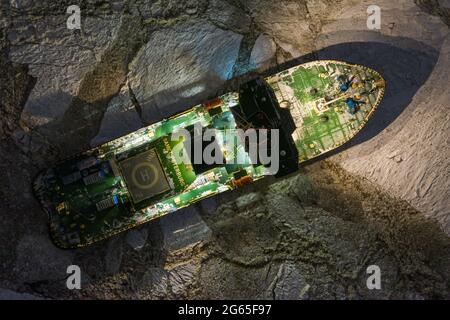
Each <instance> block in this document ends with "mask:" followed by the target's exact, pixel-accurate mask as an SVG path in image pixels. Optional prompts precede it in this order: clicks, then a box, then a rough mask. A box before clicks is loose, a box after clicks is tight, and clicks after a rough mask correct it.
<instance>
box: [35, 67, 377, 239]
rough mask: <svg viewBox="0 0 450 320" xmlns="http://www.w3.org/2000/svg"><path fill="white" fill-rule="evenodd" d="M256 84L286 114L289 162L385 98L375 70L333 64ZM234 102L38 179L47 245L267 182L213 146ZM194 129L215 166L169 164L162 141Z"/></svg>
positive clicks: (196, 110)
mask: <svg viewBox="0 0 450 320" xmlns="http://www.w3.org/2000/svg"><path fill="white" fill-rule="evenodd" d="M264 83H265V85H267V86H268V88H269V89H270V91H271V95H272V96H273V97H274V101H275V102H274V103H275V104H277V106H276V108H279V109H280V110H282V109H283V110H285V111H286V110H288V111H289V114H290V116H291V120H293V125H294V127H293V128H292V130H290V131H289V134H288V135H289V137H288V140H290V144H291V145H294V146H295V147H294V149H295V150H294V151H295V157H296V158H295V159H294V162H295V163H296V164H301V163H302V162H304V161H307V160H310V159H313V158H315V157H317V156H320V155H323V154H325V153H327V152H329V151H331V150H334V149H336V148H337V147H339V146H341V145H343V144H344V143H346V142H347V141H349V140H350V139H351V138H352V137H354V136H355V135H356V134H357V133H358V132H359V131H360V130H361V129H362V128H363V126H364V125H365V123H366V122H367V121H368V119H369V118H370V117H371V116H372V114H373V113H374V111H375V110H376V108H377V107H378V105H379V104H380V102H381V100H382V98H383V95H384V91H385V81H384V79H383V78H382V76H381V75H380V74H379V73H378V72H376V71H374V70H372V69H370V68H367V67H364V66H359V65H353V64H349V63H345V62H340V61H314V62H309V63H306V64H302V65H299V66H296V67H293V68H290V69H288V70H285V71H282V72H280V73H277V74H275V75H272V76H269V77H267V78H265V79H264ZM241 102H242V101H240V96H239V93H238V92H230V93H228V94H225V95H223V96H220V97H218V98H216V99H214V100H212V101H209V102H206V103H204V104H201V105H198V106H195V107H193V108H191V109H188V110H186V111H185V112H183V113H181V114H177V115H175V116H173V117H170V118H168V119H165V120H163V121H160V122H158V123H155V124H152V125H150V126H148V127H145V128H142V129H140V130H138V131H136V132H133V133H130V134H128V135H126V136H123V137H120V138H118V139H115V140H112V141H110V142H107V143H105V144H102V145H100V146H98V147H96V148H94V149H91V150H88V151H86V152H84V153H82V154H79V155H77V156H75V157H72V158H71V159H67V160H65V161H62V162H61V163H59V164H57V165H56V166H55V167H54V168H50V169H48V170H45V171H44V172H42V173H41V174H39V176H38V177H37V178H36V180H35V182H34V191H35V194H36V196H37V198H38V199H39V201H40V202H41V204H42V206H43V208H44V210H45V211H46V212H47V213H48V215H49V226H50V233H51V236H52V239H53V241H54V243H55V244H56V245H57V246H59V247H62V248H76V247H82V246H86V245H89V244H91V243H94V242H97V241H100V240H103V239H106V238H109V237H111V236H112V235H114V234H117V233H120V232H123V231H125V230H128V229H130V228H133V227H136V226H138V225H141V224H143V223H146V222H148V221H150V220H153V219H156V218H158V217H161V216H163V215H165V214H168V213H170V212H173V211H176V210H178V209H181V208H184V207H187V206H189V205H191V204H193V203H195V202H198V201H200V200H202V199H204V198H207V197H211V196H214V195H217V194H219V193H221V192H225V191H229V190H233V189H235V188H237V187H239V186H241V185H243V184H247V183H250V182H252V181H255V180H259V179H262V178H264V177H265V176H267V175H268V172H267V168H266V167H267V166H264V165H261V164H259V163H254V162H252V161H251V159H250V158H249V156H248V150H247V149H246V148H245V146H244V144H239V143H237V144H236V145H233V147H232V148H231V149H230V148H228V146H226V143H225V140H224V138H223V136H225V135H224V132H229V131H233V130H237V129H238V128H239V125H240V123H239V121H238V119H237V114H236V112H235V110H236V109H237V108H241V109H242V107H243V106H242V103H241ZM244 109H245V108H244ZM269 120H270V119H269ZM269 122H270V121H269ZM199 124H201V125H202V126H203V127H208V128H213V129H214V130H216V131H217V132H219V133H220V135H219V136H220V137H221V138H217V140H218V141H217V143H218V144H219V147H220V148H221V152H223V156H224V158H225V161H224V163H223V164H217V165H203V164H199V165H196V164H195V163H194V162H193V161H192V163H189V161H188V162H183V163H181V164H180V163H179V162H177V161H175V160H174V150H175V149H176V148H177V147H180V144H182V143H183V141H182V140H176V139H172V137H173V136H174V133H175V132H178V131H179V130H181V129H191V130H192V128H193V127H195V126H196V125H199ZM281 129H283V128H281ZM238 158H239V159H241V161H235V160H236V159H238ZM242 159H244V160H243V161H242Z"/></svg>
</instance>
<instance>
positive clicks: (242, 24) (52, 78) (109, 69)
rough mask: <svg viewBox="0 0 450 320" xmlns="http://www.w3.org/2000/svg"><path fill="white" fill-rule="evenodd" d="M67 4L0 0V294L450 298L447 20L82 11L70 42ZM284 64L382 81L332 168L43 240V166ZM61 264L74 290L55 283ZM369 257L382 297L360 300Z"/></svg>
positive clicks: (314, 11)
mask: <svg viewBox="0 0 450 320" xmlns="http://www.w3.org/2000/svg"><path fill="white" fill-rule="evenodd" d="M69 2H70V1H66V2H63V1H46V2H42V1H39V2H38V1H18V0H17V1H10V2H9V4H8V2H2V4H3V3H5V6H2V10H4V11H5V12H6V13H7V14H6V15H2V16H1V18H0V40H1V41H0V66H1V69H2V70H4V72H3V73H2V74H0V115H1V119H0V150H1V152H0V160H1V161H0V173H1V177H2V183H1V184H0V198H1V199H2V201H1V202H0V221H1V223H0V241H1V242H2V243H7V244H8V245H5V246H1V249H0V287H1V288H5V289H1V290H0V297H5V298H9V299H14V298H16V297H21V298H28V297H30V296H28V294H31V295H32V297H36V298H44V297H45V298H61V297H65V298H92V297H94V298H243V299H244V298H245V299H247V298H270V299H320V298H328V299H344V298H347V299H357V298H359V299H361V298H380V299H387V298H402V299H404V298H412V299H423V298H436V297H440V298H448V296H449V287H450V283H449V276H448V266H449V265H450V244H449V238H448V236H447V235H448V234H449V232H450V225H449V216H450V212H449V210H450V209H449V208H450V204H449V201H450V200H449V199H450V194H449V192H450V186H449V180H450V179H449V178H450V177H449V174H450V170H449V169H450V165H449V164H450V162H449V161H450V154H449V152H450V148H449V144H450V141H449V132H450V128H449V126H450V119H449V117H450V116H449V112H448V111H449V107H450V106H449V101H450V92H449V87H448V83H449V75H448V70H449V67H450V66H449V61H450V59H449V50H450V49H449V46H450V44H449V29H448V25H446V23H448V21H449V16H448V11H446V10H445V9H444V8H442V7H439V6H438V4H436V2H435V1H427V0H417V1H415V2H416V3H417V4H418V5H419V6H418V5H416V4H415V3H414V2H413V1H407V0H402V1H395V2H393V1H388V0H380V1H377V5H379V6H380V7H381V10H382V20H381V21H382V26H381V30H375V31H370V30H368V29H367V26H366V18H367V13H366V9H367V7H368V6H369V5H371V4H373V3H372V1H358V2H356V1H350V0H341V1H331V0H302V1H287V0H283V1H269V0H261V1H257V0H250V1H247V0H246V1H243V0H242V1H240V0H238V1H225V0H209V1H207V0H202V1H188V0H186V1H169V0H160V1H154V2H149V1H143V0H142V1H140V0H136V1H129V2H128V8H125V7H126V5H125V3H124V1H109V2H104V1H84V2H83V5H82V8H81V9H82V15H83V16H82V26H83V28H82V30H81V31H80V32H78V31H69V30H67V29H66V28H65V22H66V18H67V15H66V14H65V9H66V7H67V6H68V5H69V4H72V3H69ZM11 6H12V7H11ZM125 9H127V10H125ZM50 13H51V14H50ZM294 58H299V60H298V61H300V62H302V61H307V60H309V59H317V58H323V59H342V60H347V61H349V62H355V63H361V64H364V65H367V66H370V67H373V68H374V69H376V70H378V71H380V72H381V73H382V74H383V75H384V76H385V77H386V79H387V81H388V84H387V85H388V88H387V92H386V97H385V99H384V102H383V104H382V105H381V106H380V107H379V110H378V111H377V113H376V114H375V115H374V117H373V119H371V121H370V122H369V123H368V124H367V126H366V127H365V128H364V130H363V131H362V132H361V134H359V135H358V136H357V137H356V138H355V139H354V140H353V142H352V143H350V144H348V145H347V146H345V147H344V148H341V149H339V150H338V151H340V152H339V153H335V154H334V155H330V158H329V159H330V160H329V161H327V162H324V161H320V162H318V163H315V164H312V165H310V166H308V167H306V168H305V169H303V170H302V171H301V172H299V174H297V175H294V176H292V177H290V178H287V179H282V180H279V181H276V182H274V181H272V180H269V181H263V182H261V183H257V184H255V185H252V186H249V187H248V188H244V189H243V190H241V191H239V190H238V191H236V192H234V193H227V194H223V195H221V196H219V197H216V198H212V199H207V200H205V201H202V202H201V203H199V204H197V205H195V206H193V207H190V208H187V209H184V210H180V211H179V212H177V213H173V214H171V215H169V216H166V217H163V218H161V219H159V220H157V221H154V222H152V223H149V224H147V225H144V226H142V227H140V228H139V229H137V230H134V231H130V232H129V233H127V234H123V235H119V236H117V237H114V238H113V239H110V240H109V241H106V242H103V243H99V244H97V245H94V246H91V247H89V248H85V249H81V250H76V251H62V250H59V249H56V248H55V247H54V246H53V245H52V244H51V242H50V240H49V238H48V230H47V226H46V220H47V219H46V217H45V215H44V214H43V212H42V210H41V208H40V207H39V205H38V204H37V202H36V201H35V199H34V198H33V196H32V191H31V181H32V179H33V178H34V176H35V175H36V174H37V172H38V171H39V170H41V169H43V168H45V167H48V166H49V165H51V164H53V163H55V162H56V161H57V160H59V159H61V158H64V157H65V156H68V155H70V154H71V153H73V152H75V150H77V151H81V149H85V148H86V147H88V146H89V145H96V144H99V143H101V142H104V141H106V140H110V139H112V138H115V137H117V136H120V135H123V134H126V133H128V132H131V131H134V130H136V129H137V128H139V127H141V126H142V125H145V124H148V123H151V122H154V121H158V120H160V119H161V118H162V117H165V116H167V115H170V114H173V113H175V112H178V111H181V110H183V109H185V108H188V107H190V106H192V105H193V104H196V103H199V102H202V101H203V100H204V99H206V98H207V97H213V96H214V95H216V94H217V93H218V92H220V91H222V90H224V89H225V88H233V86H234V85H235V82H236V80H233V78H234V77H236V76H241V75H243V74H245V73H247V72H252V71H255V70H256V71H257V72H263V71H265V70H266V69H268V68H273V67H276V66H277V65H279V64H283V63H285V62H289V61H292V59H294ZM22 110H23V111H22ZM336 164H338V165H340V166H341V167H336ZM342 168H343V169H344V170H343V169H342ZM354 176H360V177H362V178H363V179H356V178H355V177H354ZM406 201H407V202H406ZM411 205H412V206H413V207H414V208H413V207H411ZM425 217H428V218H431V219H428V218H425ZM436 221H437V222H438V223H439V224H436ZM439 228H441V229H443V230H444V231H445V232H447V235H445V234H444V233H443V232H442V230H440V229H439ZM69 264H77V265H79V266H80V267H81V270H82V272H83V274H82V284H83V285H82V287H83V289H82V290H81V291H68V290H67V289H66V287H65V276H66V273H65V272H66V268H67V265H69ZM370 264H378V265H380V266H381V267H382V270H383V279H384V282H383V286H384V288H385V290H382V291H377V292H375V291H370V292H369V291H368V290H367V288H366V286H365V280H366V273H365V268H366V267H367V266H368V265H370ZM6 288H7V289H6Z"/></svg>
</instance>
